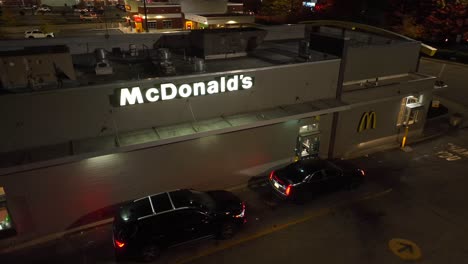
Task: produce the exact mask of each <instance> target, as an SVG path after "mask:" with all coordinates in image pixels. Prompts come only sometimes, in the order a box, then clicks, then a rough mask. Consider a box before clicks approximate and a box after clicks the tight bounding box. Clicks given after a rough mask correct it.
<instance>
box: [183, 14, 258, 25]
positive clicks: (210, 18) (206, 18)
mask: <svg viewBox="0 0 468 264" xmlns="http://www.w3.org/2000/svg"><path fill="white" fill-rule="evenodd" d="M185 19H187V20H191V21H194V22H197V23H202V24H206V25H216V24H223V25H224V24H249V23H254V22H255V17H254V16H250V15H233V14H219V15H197V14H185Z"/></svg>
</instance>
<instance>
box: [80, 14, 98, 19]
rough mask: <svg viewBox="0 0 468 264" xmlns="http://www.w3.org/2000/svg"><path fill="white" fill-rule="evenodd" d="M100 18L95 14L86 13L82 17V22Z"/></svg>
mask: <svg viewBox="0 0 468 264" xmlns="http://www.w3.org/2000/svg"><path fill="white" fill-rule="evenodd" d="M98 18H99V17H98V16H97V14H95V13H85V14H81V15H80V20H81V21H94V20H98Z"/></svg>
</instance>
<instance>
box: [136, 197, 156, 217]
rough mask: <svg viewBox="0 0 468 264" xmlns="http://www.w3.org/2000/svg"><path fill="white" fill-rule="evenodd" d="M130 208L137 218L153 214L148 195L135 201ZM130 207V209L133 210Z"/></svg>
mask: <svg viewBox="0 0 468 264" xmlns="http://www.w3.org/2000/svg"><path fill="white" fill-rule="evenodd" d="M132 209H133V210H134V211H135V216H136V217H137V218H140V217H143V216H148V215H152V214H153V210H152V209H151V204H150V202H149V199H148V197H145V198H143V199H140V200H137V201H135V202H134V204H133V208H132ZM132 209H131V211H133V210H132ZM132 215H133V213H132Z"/></svg>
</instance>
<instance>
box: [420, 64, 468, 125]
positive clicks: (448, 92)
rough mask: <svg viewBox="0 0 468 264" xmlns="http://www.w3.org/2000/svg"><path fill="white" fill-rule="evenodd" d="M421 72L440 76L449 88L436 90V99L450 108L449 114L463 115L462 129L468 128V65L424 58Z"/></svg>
mask: <svg viewBox="0 0 468 264" xmlns="http://www.w3.org/2000/svg"><path fill="white" fill-rule="evenodd" d="M419 71H420V72H422V73H425V74H429V75H433V76H438V77H439V79H440V80H442V81H444V82H445V83H446V84H447V85H448V87H447V88H443V89H439V90H435V91H434V97H435V98H438V99H440V102H441V103H442V104H444V105H445V106H447V107H448V108H449V113H450V114H453V113H461V114H462V115H463V117H464V118H463V122H462V124H461V127H467V126H468V65H466V64H462V63H456V62H451V61H443V60H436V59H429V58H422V59H421V63H420V67H419Z"/></svg>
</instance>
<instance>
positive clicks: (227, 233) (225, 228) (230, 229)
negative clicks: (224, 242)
mask: <svg viewBox="0 0 468 264" xmlns="http://www.w3.org/2000/svg"><path fill="white" fill-rule="evenodd" d="M235 233H236V226H235V225H234V223H233V222H231V221H228V222H225V223H223V224H222V225H221V228H220V230H219V239H229V238H231V237H233V236H234V234H235Z"/></svg>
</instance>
